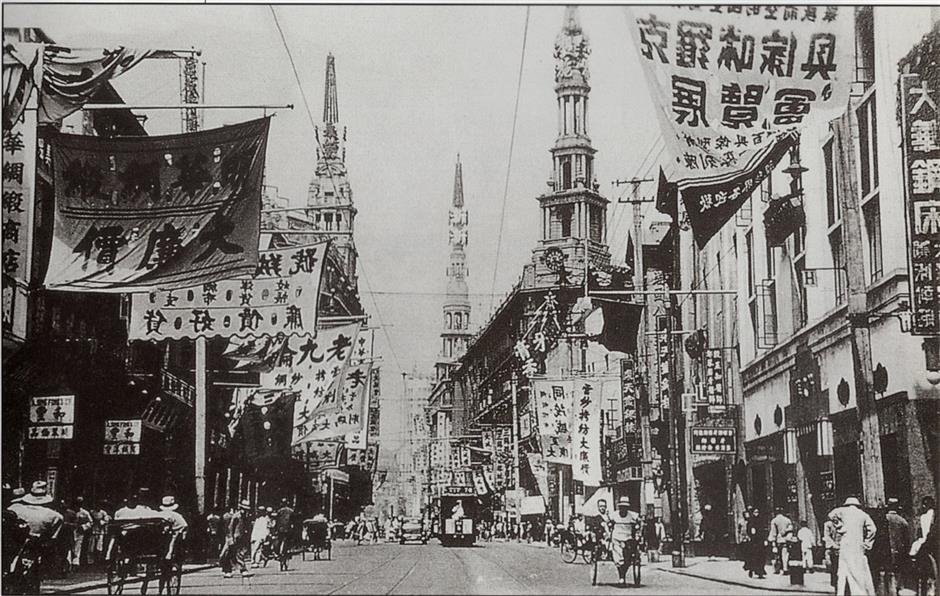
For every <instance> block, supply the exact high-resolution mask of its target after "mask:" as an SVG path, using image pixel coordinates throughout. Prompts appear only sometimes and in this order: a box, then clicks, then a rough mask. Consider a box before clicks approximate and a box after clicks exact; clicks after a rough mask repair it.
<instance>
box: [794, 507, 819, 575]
mask: <svg viewBox="0 0 940 596" xmlns="http://www.w3.org/2000/svg"><path fill="white" fill-rule="evenodd" d="M796 538H797V540H799V541H800V554H801V555H802V557H801V558H802V561H803V569H805V570H806V571H807V572H808V573H812V572H813V547H814V546H816V535H815V534H813V531H812V530H810V529H809V524H808V523H807V522H806V520H805V519H801V520H800V529H799V531H798V532H797V533H796Z"/></svg>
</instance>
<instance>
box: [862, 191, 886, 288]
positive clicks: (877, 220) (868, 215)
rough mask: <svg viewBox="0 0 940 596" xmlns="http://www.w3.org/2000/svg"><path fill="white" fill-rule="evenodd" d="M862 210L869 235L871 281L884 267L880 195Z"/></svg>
mask: <svg viewBox="0 0 940 596" xmlns="http://www.w3.org/2000/svg"><path fill="white" fill-rule="evenodd" d="M862 212H863V213H864V215H865V232H866V234H867V235H868V270H869V272H870V276H871V277H870V281H875V280H876V279H878V278H879V277H881V274H882V272H883V269H884V266H883V265H884V263H883V259H882V251H881V205H880V204H879V200H878V197H877V196H875V197H874V198H873V199H871V200H870V201H868V203H866V204H865V206H864V207H862Z"/></svg>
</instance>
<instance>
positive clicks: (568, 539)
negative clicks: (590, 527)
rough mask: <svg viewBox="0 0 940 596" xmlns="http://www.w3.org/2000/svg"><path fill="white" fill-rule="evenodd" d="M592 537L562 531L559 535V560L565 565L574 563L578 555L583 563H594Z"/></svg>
mask: <svg viewBox="0 0 940 596" xmlns="http://www.w3.org/2000/svg"><path fill="white" fill-rule="evenodd" d="M594 547H595V544H594V537H593V535H590V534H589V535H587V536H582V535H580V534H577V533H575V532H571V531H570V530H563V531H562V535H561V560H562V561H564V562H565V563H574V562H575V561H576V560H577V559H578V555H580V556H581V558H582V559H583V560H584V562H585V563H588V564H590V563H593V562H594Z"/></svg>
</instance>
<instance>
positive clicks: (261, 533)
mask: <svg viewBox="0 0 940 596" xmlns="http://www.w3.org/2000/svg"><path fill="white" fill-rule="evenodd" d="M270 523H271V519H270V518H269V517H268V512H267V510H266V509H265V508H264V507H259V508H258V515H257V517H255V521H254V522H253V523H252V525H251V566H252V567H254V568H258V566H259V565H260V563H261V545H262V544H263V543H264V541H265V540H267V539H268V536H270V533H271V531H270V529H269V528H268V526H269V525H270Z"/></svg>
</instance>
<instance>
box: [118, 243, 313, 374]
mask: <svg viewBox="0 0 940 596" xmlns="http://www.w3.org/2000/svg"><path fill="white" fill-rule="evenodd" d="M327 246H328V243H327V242H322V243H320V244H314V245H311V246H303V247H291V248H284V249H278V250H263V251H261V253H260V255H259V257H258V265H257V266H256V267H255V270H254V273H253V274H252V275H251V277H246V278H244V279H232V280H225V281H219V282H208V283H204V284H202V285H200V286H195V287H191V288H186V289H182V290H164V291H156V290H155V291H152V292H149V293H138V294H134V295H132V297H131V320H130V331H129V337H130V339H182V338H195V337H216V336H231V335H236V336H245V335H253V336H260V335H268V336H275V335H277V334H284V335H289V334H292V333H297V334H303V333H310V332H313V331H315V330H316V328H317V302H318V299H319V297H320V281H321V274H322V273H323V262H324V260H325V259H326V250H327ZM229 355H230V354H229ZM233 357H234V356H233Z"/></svg>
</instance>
